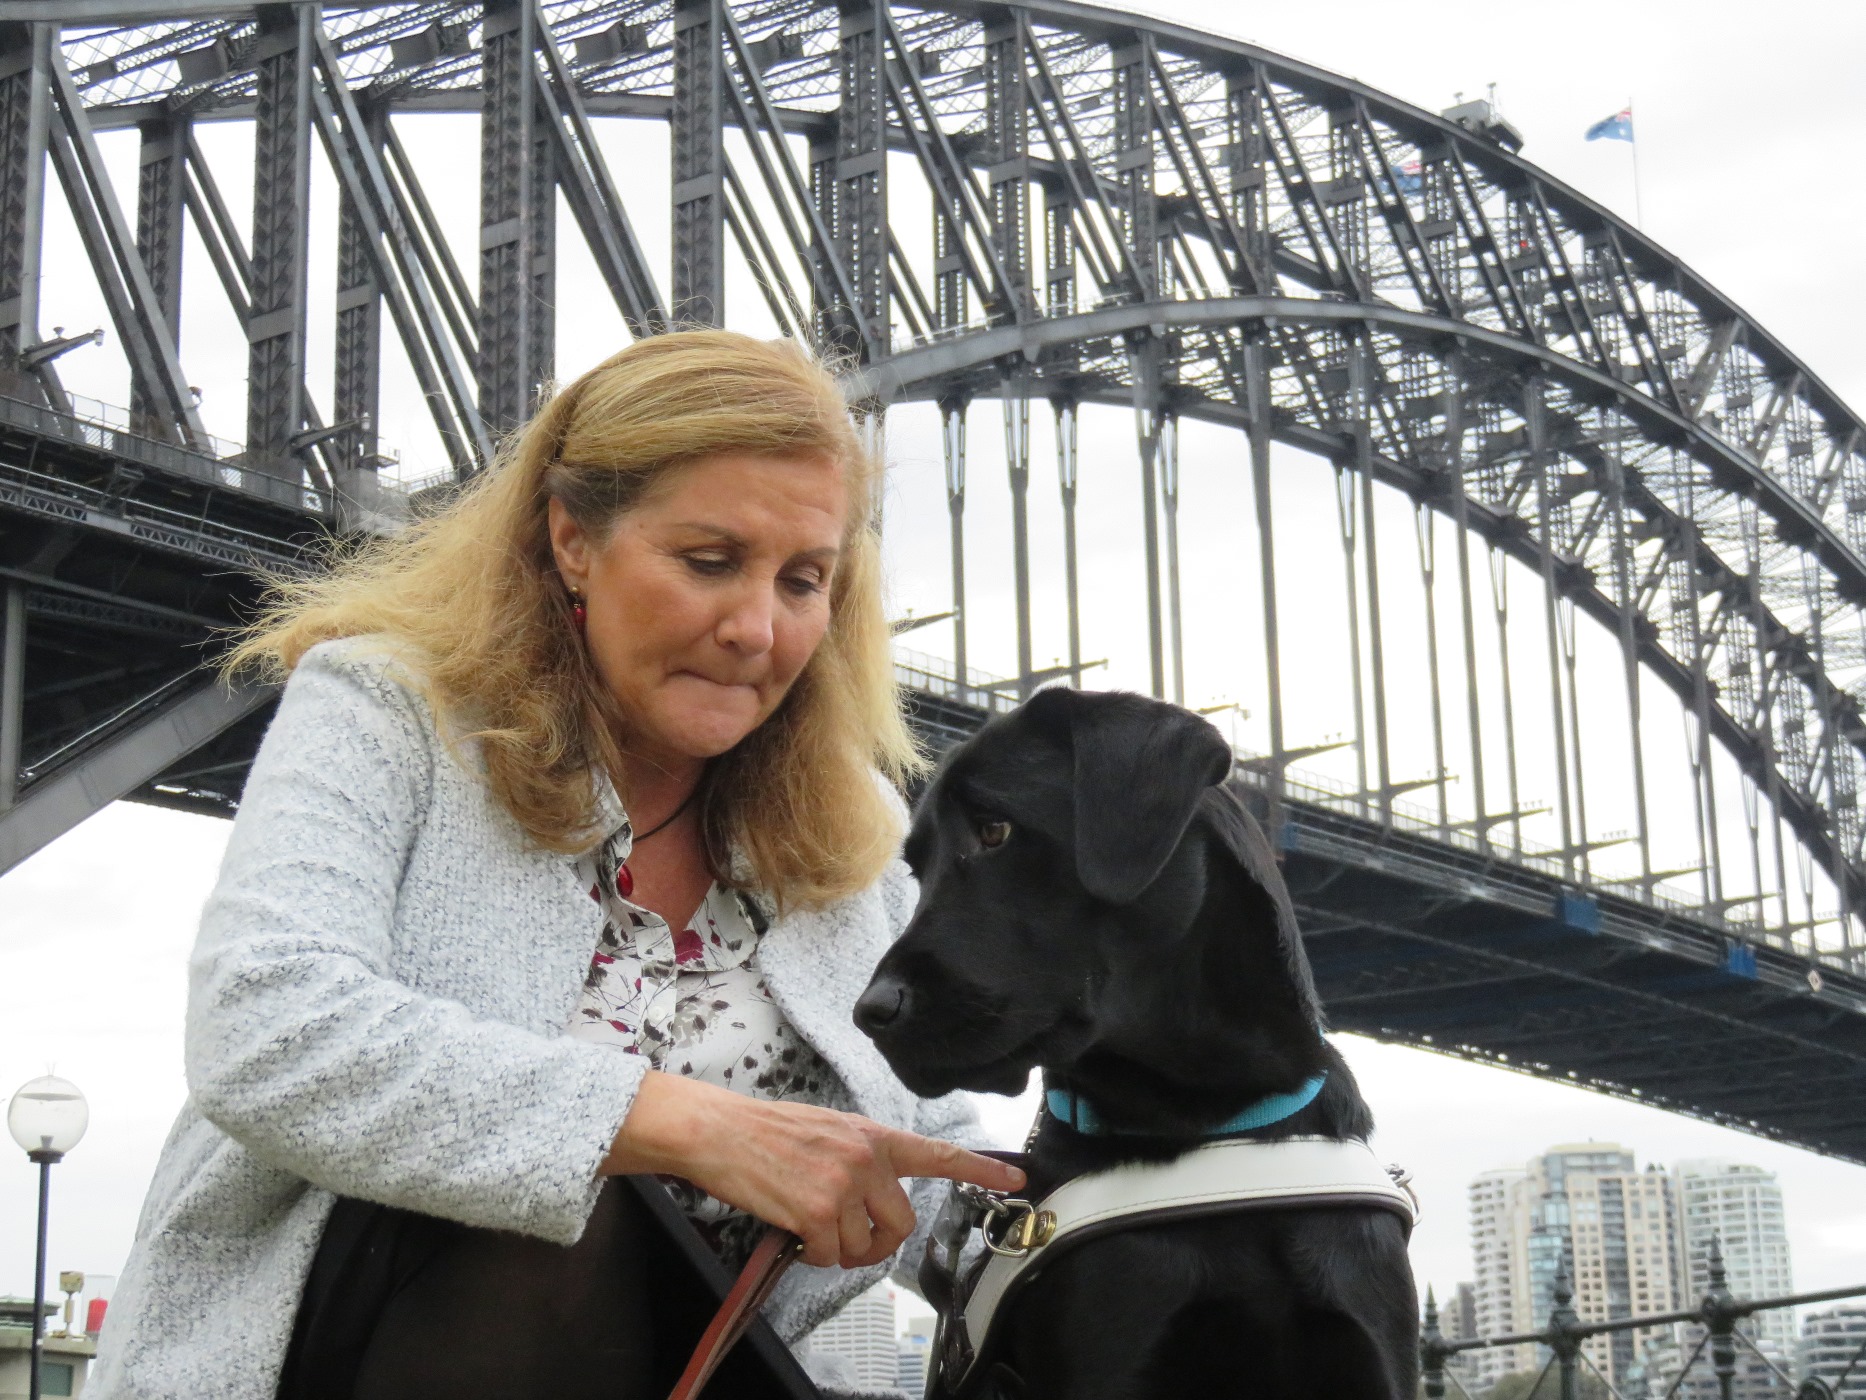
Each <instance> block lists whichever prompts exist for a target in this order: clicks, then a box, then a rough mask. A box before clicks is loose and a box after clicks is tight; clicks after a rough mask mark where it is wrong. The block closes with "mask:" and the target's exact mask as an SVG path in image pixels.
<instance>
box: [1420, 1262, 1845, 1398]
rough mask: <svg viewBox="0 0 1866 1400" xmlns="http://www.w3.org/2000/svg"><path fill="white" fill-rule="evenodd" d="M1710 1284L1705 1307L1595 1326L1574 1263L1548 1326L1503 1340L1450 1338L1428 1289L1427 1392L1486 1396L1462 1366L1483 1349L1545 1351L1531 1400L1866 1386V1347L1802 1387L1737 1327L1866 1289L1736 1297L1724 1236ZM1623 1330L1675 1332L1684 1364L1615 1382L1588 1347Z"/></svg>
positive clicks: (1711, 1265)
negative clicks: (1578, 1289)
mask: <svg viewBox="0 0 1866 1400" xmlns="http://www.w3.org/2000/svg"><path fill="white" fill-rule="evenodd" d="M1706 1282H1707V1284H1708V1287H1707V1289H1706V1291H1705V1293H1704V1296H1703V1298H1702V1299H1701V1300H1700V1301H1699V1303H1698V1305H1697V1307H1695V1308H1690V1309H1681V1310H1678V1311H1674V1312H1664V1313H1648V1314H1645V1315H1642V1316H1639V1317H1621V1318H1610V1319H1606V1320H1600V1321H1593V1320H1587V1319H1583V1318H1582V1317H1581V1316H1580V1315H1579V1314H1578V1313H1577V1312H1576V1311H1575V1309H1574V1290H1573V1287H1572V1286H1571V1284H1570V1282H1569V1278H1568V1266H1567V1262H1566V1261H1565V1260H1564V1261H1563V1262H1562V1264H1561V1265H1560V1267H1559V1268H1558V1269H1557V1272H1556V1274H1555V1278H1554V1284H1553V1287H1552V1289H1551V1290H1550V1297H1551V1299H1552V1301H1553V1306H1552V1307H1551V1308H1550V1309H1549V1318H1548V1325H1547V1326H1546V1327H1544V1328H1543V1329H1542V1330H1541V1331H1539V1332H1514V1333H1509V1334H1506V1335H1503V1336H1495V1337H1447V1336H1445V1335H1444V1333H1443V1331H1441V1329H1440V1326H1439V1314H1438V1306H1437V1303H1436V1302H1435V1301H1434V1300H1433V1298H1432V1296H1431V1294H1430V1293H1428V1294H1427V1295H1426V1304H1425V1317H1424V1325H1423V1328H1422V1330H1421V1331H1420V1334H1419V1362H1420V1370H1421V1373H1422V1376H1421V1379H1422V1385H1421V1394H1422V1395H1423V1396H1424V1397H1425V1400H1446V1397H1447V1396H1459V1397H1464V1400H1480V1397H1479V1396H1478V1395H1477V1394H1475V1393H1473V1391H1472V1390H1471V1389H1470V1388H1469V1387H1468V1386H1467V1385H1466V1384H1465V1381H1464V1379H1463V1377H1461V1376H1460V1375H1459V1374H1458V1371H1457V1370H1456V1369H1454V1366H1453V1362H1454V1361H1455V1359H1456V1358H1458V1357H1460V1356H1465V1355H1469V1354H1470V1353H1472V1352H1476V1351H1484V1350H1493V1349H1500V1348H1505V1347H1525V1346H1530V1345H1533V1346H1535V1347H1537V1348H1538V1359H1540V1360H1541V1362H1542V1365H1541V1369H1540V1371H1539V1372H1538V1373H1537V1375H1536V1378H1535V1383H1534V1385H1533V1387H1532V1388H1531V1389H1530V1390H1528V1391H1526V1392H1522V1395H1523V1400H1528V1397H1531V1396H1533V1397H1538V1398H1539V1400H1588V1397H1589V1396H1590V1395H1591V1396H1594V1397H1599V1396H1603V1395H1604V1396H1606V1397H1609V1400H1674V1397H1679V1398H1680V1400H1683V1398H1684V1397H1689V1400H1697V1398H1698V1397H1699V1396H1701V1395H1704V1394H1705V1393H1706V1390H1707V1386H1711V1385H1714V1386H1715V1394H1716V1395H1717V1396H1718V1397H1719V1400H1734V1397H1735V1396H1737V1395H1739V1394H1740V1395H1742V1396H1744V1397H1747V1398H1748V1400H1759V1397H1761V1396H1764V1395H1766V1396H1769V1397H1777V1396H1780V1397H1787V1396H1790V1395H1792V1396H1794V1397H1795V1400H1837V1397H1850V1396H1855V1395H1858V1394H1860V1393H1861V1391H1862V1389H1866V1341H1862V1342H1861V1343H1860V1345H1859V1347H1858V1348H1857V1349H1856V1350H1855V1351H1853V1352H1852V1353H1851V1354H1850V1355H1848V1354H1847V1353H1846V1352H1845V1351H1844V1348H1842V1350H1841V1351H1840V1354H1839V1356H1840V1359H1838V1360H1837V1361H1829V1362H1824V1363H1822V1364H1819V1365H1816V1366H1812V1367H1810V1368H1809V1369H1811V1370H1814V1371H1816V1372H1817V1374H1814V1375H1809V1376H1804V1377H1802V1379H1801V1383H1800V1387H1799V1388H1798V1389H1797V1388H1796V1383H1795V1380H1794V1378H1793V1377H1792V1376H1791V1375H1790V1374H1789V1372H1788V1371H1787V1370H1785V1369H1784V1367H1783V1366H1782V1365H1781V1363H1780V1362H1779V1361H1778V1360H1777V1359H1776V1358H1775V1357H1772V1356H1770V1355H1769V1354H1768V1353H1767V1352H1766V1351H1764V1350H1763V1349H1762V1348H1761V1347H1760V1346H1758V1345H1757V1344H1756V1341H1755V1339H1754V1338H1753V1337H1751V1336H1750V1335H1749V1334H1748V1333H1746V1332H1744V1331H1743V1330H1742V1329H1741V1328H1740V1327H1739V1326H1738V1325H1737V1324H1738V1323H1740V1322H1742V1321H1743V1320H1744V1319H1746V1318H1749V1317H1753V1316H1755V1315H1756V1314H1757V1313H1764V1312H1773V1311H1775V1310H1777V1309H1779V1308H1794V1307H1803V1306H1806V1305H1808V1304H1813V1303H1828V1302H1834V1301H1837V1300H1839V1299H1842V1298H1858V1297H1866V1284H1858V1285H1855V1286H1852V1287H1848V1288H1829V1289H1824V1290H1822V1291H1820V1292H1815V1293H1795V1294H1790V1295H1788V1296H1786V1297H1781V1298H1757V1299H1744V1298H1738V1297H1736V1296H1734V1295H1733V1294H1732V1293H1731V1292H1730V1288H1729V1276H1728V1273H1727V1271H1726V1270H1725V1268H1724V1262H1723V1252H1722V1249H1721V1247H1720V1245H1719V1243H1718V1241H1717V1239H1716V1237H1715V1236H1713V1237H1712V1239H1711V1246H1710V1252H1709V1259H1708V1268H1707V1271H1706ZM1616 1332H1633V1333H1638V1332H1645V1333H1647V1334H1648V1340H1651V1339H1652V1338H1653V1337H1655V1336H1656V1337H1666V1336H1667V1334H1670V1337H1669V1339H1670V1340H1672V1341H1673V1342H1675V1344H1676V1346H1677V1348H1678V1350H1677V1353H1676V1355H1678V1356H1681V1357H1682V1361H1673V1362H1672V1364H1670V1365H1666V1364H1664V1362H1663V1360H1662V1358H1661V1357H1650V1358H1649V1360H1650V1362H1651V1363H1652V1364H1641V1365H1640V1366H1639V1367H1638V1368H1637V1374H1636V1375H1634V1374H1631V1371H1632V1368H1629V1374H1624V1375H1620V1374H1616V1375H1613V1376H1609V1375H1608V1374H1607V1373H1606V1372H1605V1371H1603V1370H1602V1369H1601V1367H1600V1364H1599V1362H1598V1361H1596V1359H1595V1358H1594V1357H1592V1356H1590V1355H1589V1354H1588V1350H1587V1343H1588V1342H1589V1341H1590V1340H1592V1339H1593V1338H1596V1337H1604V1336H1610V1335H1612V1334H1613V1333H1616ZM1687 1347H1688V1348H1689V1349H1688V1350H1686V1348H1687ZM1739 1356H1741V1357H1742V1363H1741V1365H1740V1367H1739V1361H1738V1358H1739ZM1786 1359H1787V1358H1783V1360H1786ZM1615 1369H1616V1370H1617V1368H1615ZM1448 1387H1449V1388H1448Z"/></svg>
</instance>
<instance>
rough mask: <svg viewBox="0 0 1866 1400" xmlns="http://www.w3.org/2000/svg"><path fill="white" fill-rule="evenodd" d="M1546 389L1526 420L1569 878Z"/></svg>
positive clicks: (1526, 400) (1528, 392) (1527, 404)
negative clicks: (1545, 408) (1534, 485)
mask: <svg viewBox="0 0 1866 1400" xmlns="http://www.w3.org/2000/svg"><path fill="white" fill-rule="evenodd" d="M1544 392H1545V390H1544V387H1543V384H1542V381H1541V380H1540V379H1539V378H1536V377H1534V376H1531V377H1530V379H1529V381H1528V383H1527V384H1525V385H1524V386H1523V426H1524V431H1525V433H1526V434H1527V437H1528V442H1529V469H1530V470H1531V471H1532V472H1534V473H1535V481H1536V515H1537V518H1538V520H1539V521H1540V522H1541V525H1542V528H1541V530H1540V531H1539V532H1538V538H1537V542H1536V548H1537V553H1538V555H1539V557H1540V561H1541V565H1542V602H1543V614H1542V625H1543V631H1544V633H1545V634H1546V636H1547V640H1548V668H1549V718H1550V719H1551V720H1552V721H1553V729H1554V736H1553V737H1554V739H1555V791H1556V795H1557V798H1558V800H1559V808H1560V812H1561V858H1562V869H1563V871H1564V872H1565V873H1566V874H1567V876H1568V878H1570V879H1573V878H1574V873H1575V839H1574V814H1573V812H1572V810H1571V809H1570V803H1569V794H1568V721H1567V717H1566V715H1565V714H1564V713H1563V710H1562V693H1561V674H1562V673H1561V650H1562V649H1561V629H1560V626H1559V624H1558V622H1557V619H1556V606H1557V601H1558V599H1559V598H1560V596H1561V594H1560V590H1559V589H1558V588H1557V587H1556V585H1555V542H1554V540H1553V539H1552V538H1551V534H1550V518H1551V515H1552V506H1553V494H1554V493H1553V491H1552V489H1551V488H1552V485H1553V483H1552V482H1551V481H1550V477H1551V475H1552V474H1553V473H1554V470H1555V463H1554V462H1553V460H1552V459H1551V457H1550V454H1549V450H1548V424H1547V421H1546V419H1545V418H1544V407H1545V404H1544V398H1543V395H1544Z"/></svg>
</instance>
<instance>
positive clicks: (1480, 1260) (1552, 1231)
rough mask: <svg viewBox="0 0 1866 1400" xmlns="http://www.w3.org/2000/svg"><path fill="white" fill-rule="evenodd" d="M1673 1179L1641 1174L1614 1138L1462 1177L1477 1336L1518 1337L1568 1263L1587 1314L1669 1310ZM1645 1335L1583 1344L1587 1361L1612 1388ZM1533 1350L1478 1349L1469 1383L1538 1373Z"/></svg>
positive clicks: (1605, 1317) (1674, 1288)
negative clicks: (1474, 1378)
mask: <svg viewBox="0 0 1866 1400" xmlns="http://www.w3.org/2000/svg"><path fill="white" fill-rule="evenodd" d="M1677 1218H1678V1216H1677V1210H1676V1200H1675V1191H1674V1186H1673V1183H1672V1179H1671V1176H1670V1175H1669V1174H1668V1173H1666V1172H1664V1171H1662V1170H1660V1169H1659V1168H1657V1167H1647V1168H1646V1169H1645V1170H1643V1171H1642V1170H1640V1169H1639V1168H1638V1167H1637V1165H1636V1164H1635V1162H1634V1160H1633V1154H1632V1153H1630V1152H1628V1151H1626V1150H1625V1149H1624V1148H1622V1147H1619V1146H1617V1145H1615V1144H1612V1143H1584V1144H1572V1145H1568V1146H1562V1147H1555V1148H1551V1149H1550V1150H1549V1151H1548V1152H1546V1153H1544V1154H1543V1155H1542V1156H1540V1157H1537V1158H1536V1159H1535V1160H1534V1161H1532V1162H1530V1163H1529V1164H1528V1165H1527V1167H1525V1168H1523V1169H1522V1170H1520V1171H1519V1170H1516V1169H1513V1168H1508V1169H1504V1170H1501V1171H1491V1172H1485V1173H1484V1174H1483V1175H1482V1176H1480V1177H1478V1178H1477V1180H1476V1181H1474V1182H1473V1183H1472V1184H1471V1251H1472V1255H1473V1257H1474V1262H1475V1264H1476V1267H1477V1279H1476V1283H1475V1288H1474V1293H1475V1298H1474V1303H1475V1308H1474V1311H1475V1313H1476V1317H1477V1325H1478V1330H1479V1331H1480V1332H1483V1333H1494V1332H1527V1331H1533V1330H1536V1329H1538V1328H1540V1327H1542V1326H1543V1325H1545V1324H1546V1323H1547V1321H1548V1316H1549V1312H1550V1310H1551V1309H1552V1308H1553V1307H1554V1303H1555V1280H1556V1276H1557V1273H1558V1272H1559V1271H1561V1270H1562V1269H1563V1267H1564V1266H1565V1267H1566V1272H1567V1275H1568V1282H1569V1287H1570V1289H1571V1290H1572V1293H1573V1299H1572V1302H1571V1304H1570V1306H1572V1307H1573V1308H1574V1310H1575V1312H1576V1313H1577V1314H1578V1315H1579V1316H1580V1317H1581V1318H1582V1319H1583V1320H1585V1321H1590V1322H1606V1321H1611V1320H1613V1319H1615V1318H1624V1317H1632V1316H1634V1315H1635V1314H1637V1313H1644V1312H1664V1311H1667V1310H1669V1309H1672V1308H1674V1307H1676V1306H1678V1303H1677V1298H1678V1283H1679V1280H1680V1278H1681V1277H1682V1265H1681V1261H1682V1257H1683V1253H1682V1244H1681V1242H1680V1240H1679V1238H1678V1235H1677V1225H1676V1222H1677ZM1649 1340H1651V1338H1649V1337H1647V1336H1646V1335H1645V1333H1644V1332H1643V1331H1641V1332H1629V1333H1611V1334H1607V1335H1603V1336H1600V1337H1595V1338H1592V1339H1590V1340H1589V1341H1588V1342H1587V1343H1586V1351H1587V1355H1588V1359H1589V1360H1590V1361H1591V1362H1592V1363H1593V1364H1594V1365H1595V1366H1596V1367H1597V1368H1599V1370H1600V1372H1601V1373H1602V1374H1603V1375H1605V1376H1607V1377H1608V1378H1609V1379H1610V1380H1612V1381H1613V1382H1614V1383H1615V1384H1618V1383H1619V1382H1620V1381H1622V1380H1624V1379H1626V1378H1627V1377H1628V1376H1629V1374H1630V1373H1631V1371H1632V1369H1633V1366H1634V1363H1635V1361H1636V1359H1637V1358H1638V1355H1639V1351H1640V1348H1641V1347H1642V1345H1644V1344H1645V1343H1646V1342H1647V1341H1649ZM1537 1350H1538V1349H1537V1348H1536V1347H1533V1346H1527V1347H1517V1348H1512V1349H1509V1350H1507V1351H1496V1352H1491V1353H1487V1354H1486V1353H1480V1358H1482V1359H1480V1360H1479V1361H1478V1366H1477V1375H1478V1379H1479V1380H1481V1381H1482V1382H1483V1383H1485V1384H1489V1383H1492V1382H1493V1381H1494V1380H1495V1379H1496V1378H1497V1377H1498V1376H1500V1375H1502V1374H1503V1373H1504V1372H1506V1371H1512V1370H1517V1371H1526V1370H1533V1369H1538V1368H1539V1367H1540V1366H1541V1364H1542V1361H1543V1359H1545V1358H1542V1357H1538V1355H1537Z"/></svg>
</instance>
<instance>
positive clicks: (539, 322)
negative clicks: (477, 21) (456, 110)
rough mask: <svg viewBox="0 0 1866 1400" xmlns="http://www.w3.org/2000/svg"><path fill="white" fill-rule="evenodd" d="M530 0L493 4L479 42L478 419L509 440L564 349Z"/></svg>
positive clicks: (551, 179) (552, 189)
mask: <svg viewBox="0 0 1866 1400" xmlns="http://www.w3.org/2000/svg"><path fill="white" fill-rule="evenodd" d="M539 30H540V25H539V17H538V13H537V9H536V6H535V5H534V4H533V3H532V0H486V8H485V22H484V29H483V33H482V38H481V41H480V74H481V76H480V88H481V91H482V92H484V94H485V105H484V106H483V107H482V109H481V112H480V230H479V327H478V336H477V341H478V347H477V348H478V352H479V353H478V359H477V362H476V364H475V371H476V375H477V378H478V381H479V412H480V417H481V418H482V419H483V420H484V421H485V423H486V426H487V429H488V431H490V432H491V433H493V434H494V435H495V436H501V435H504V434H506V433H510V432H512V431H513V430H515V429H516V428H517V427H518V426H519V425H520V424H521V423H523V422H524V421H525V420H526V419H527V418H529V417H530V416H531V410H532V407H533V405H534V404H535V402H536V400H537V397H538V392H539V388H540V386H542V385H543V384H545V383H546V382H547V381H548V380H549V379H550V377H551V370H552V363H553V361H554V359H555V355H554V347H555V344H556V324H557V323H556V316H555V310H556V299H557V292H556V259H555V250H556V235H555V230H556V227H557V203H556V195H557V181H556V178H555V175H556V169H557V161H556V151H555V149H554V148H553V144H552V141H551V135H550V128H549V126H548V125H547V124H546V122H545V121H544V120H541V117H542V113H540V111H539V102H538V82H537V77H536V73H537V64H538V44H539V37H540V34H539Z"/></svg>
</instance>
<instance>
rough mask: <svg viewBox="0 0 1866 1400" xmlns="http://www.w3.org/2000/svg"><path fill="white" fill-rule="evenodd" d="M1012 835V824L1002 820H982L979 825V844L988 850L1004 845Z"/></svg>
mask: <svg viewBox="0 0 1866 1400" xmlns="http://www.w3.org/2000/svg"><path fill="white" fill-rule="evenodd" d="M1010 836H1011V824H1010V823H1009V822H1002V821H989V822H980V823H979V825H978V844H979V845H981V846H983V847H984V848H985V849H986V850H988V851H989V850H993V849H995V848H997V847H999V846H1002V845H1003V844H1004V843H1005V842H1006V841H1007V840H1009V839H1010Z"/></svg>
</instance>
